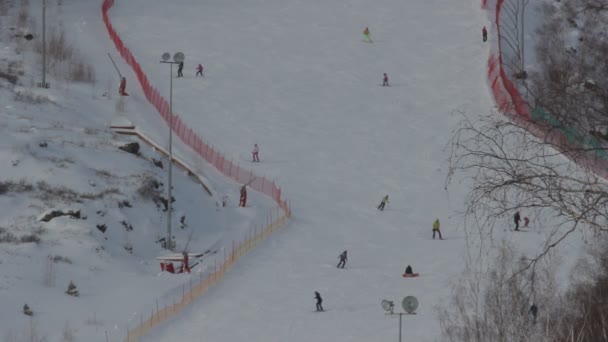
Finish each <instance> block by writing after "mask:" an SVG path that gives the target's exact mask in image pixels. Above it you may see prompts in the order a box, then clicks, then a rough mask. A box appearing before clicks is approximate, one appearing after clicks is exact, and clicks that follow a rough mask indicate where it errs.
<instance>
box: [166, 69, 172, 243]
mask: <svg viewBox="0 0 608 342" xmlns="http://www.w3.org/2000/svg"><path fill="white" fill-rule="evenodd" d="M169 65H170V67H169V72H170V73H169V190H168V192H169V199H168V202H169V204H168V206H167V207H168V209H167V210H168V213H167V243H168V245H167V249H168V250H173V244H172V241H171V240H172V239H171V207H172V205H171V199H172V197H171V187H172V183H173V182H172V177H171V169H172V165H173V63H169Z"/></svg>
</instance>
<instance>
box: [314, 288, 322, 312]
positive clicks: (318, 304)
mask: <svg viewBox="0 0 608 342" xmlns="http://www.w3.org/2000/svg"><path fill="white" fill-rule="evenodd" d="M315 299H316V300H317V312H322V311H323V306H322V305H321V303H323V299H321V294H319V292H317V291H315Z"/></svg>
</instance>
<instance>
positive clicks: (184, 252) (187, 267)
mask: <svg viewBox="0 0 608 342" xmlns="http://www.w3.org/2000/svg"><path fill="white" fill-rule="evenodd" d="M182 255H183V256H184V265H183V270H182V272H188V273H190V266H189V265H188V253H186V251H183V252H182Z"/></svg>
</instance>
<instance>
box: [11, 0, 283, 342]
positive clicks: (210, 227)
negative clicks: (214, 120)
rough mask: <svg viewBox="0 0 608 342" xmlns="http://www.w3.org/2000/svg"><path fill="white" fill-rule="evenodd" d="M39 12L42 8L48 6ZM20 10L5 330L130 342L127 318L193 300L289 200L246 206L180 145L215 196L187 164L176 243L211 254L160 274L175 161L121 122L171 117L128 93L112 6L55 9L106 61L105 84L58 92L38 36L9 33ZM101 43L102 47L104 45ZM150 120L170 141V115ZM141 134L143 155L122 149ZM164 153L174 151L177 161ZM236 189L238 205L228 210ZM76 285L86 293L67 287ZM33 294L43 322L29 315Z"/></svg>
mask: <svg viewBox="0 0 608 342" xmlns="http://www.w3.org/2000/svg"><path fill="white" fill-rule="evenodd" d="M28 9H29V11H30V14H33V13H38V11H39V10H40V8H38V7H37V6H36V5H31V7H28ZM17 10H18V8H13V9H12V10H11V11H12V12H10V13H9V15H8V16H6V17H2V21H0V23H2V25H3V26H2V29H3V37H2V39H1V40H0V48H1V51H2V55H1V63H2V67H3V69H2V70H3V71H4V70H8V68H7V69H5V68H6V67H7V66H8V65H12V66H13V67H12V68H13V71H14V72H15V73H21V76H20V78H19V83H18V86H17V87H12V86H11V85H10V84H9V83H8V82H6V81H5V80H4V79H2V80H0V82H1V85H0V103H2V106H1V107H0V302H1V303H2V305H1V306H0V340H1V341H5V342H16V341H43V340H46V341H63V340H64V338H65V335H66V334H67V335H68V336H69V334H72V336H73V337H74V339H75V340H76V341H102V340H104V341H105V338H106V333H107V334H108V338H109V339H110V340H111V341H120V340H122V339H123V337H124V336H125V335H126V327H127V322H130V321H132V320H139V318H140V314H141V313H142V312H144V311H143V310H145V313H146V314H147V313H149V311H148V309H149V308H150V307H151V306H152V305H153V304H156V302H157V301H158V302H159V305H165V304H168V303H170V302H173V301H174V300H175V298H179V296H181V293H182V286H184V285H188V284H189V283H190V279H191V278H192V279H195V280H196V279H198V278H199V277H200V275H201V273H203V272H205V271H206V270H209V268H211V269H212V268H213V266H214V263H215V261H214V259H215V258H216V257H217V258H223V254H224V253H223V252H224V251H223V248H224V247H227V248H230V247H231V245H232V242H233V240H235V239H241V238H242V237H243V236H244V235H245V234H246V233H248V231H249V230H250V228H251V227H252V225H254V224H258V225H260V224H261V223H263V222H266V220H267V215H268V213H269V212H270V211H271V210H274V208H275V207H276V205H275V204H274V202H273V201H271V200H270V199H268V198H266V197H265V196H263V195H261V194H255V193H253V192H251V193H250V194H249V196H250V201H249V202H250V203H251V204H250V206H249V207H248V208H238V207H237V200H238V189H239V185H238V184H236V183H234V182H232V181H230V180H228V179H226V178H224V177H222V176H221V175H219V173H217V172H215V171H214V170H213V169H212V168H211V167H209V166H206V165H204V164H201V162H200V161H199V160H195V159H192V158H190V157H191V156H190V154H189V153H188V151H187V150H186V149H184V148H183V146H181V145H180V144H179V143H176V146H175V152H176V154H177V155H179V156H180V157H182V158H183V159H185V160H186V161H187V162H188V163H190V165H192V166H193V167H194V168H195V169H196V171H197V172H201V173H202V174H203V176H204V177H205V178H206V180H207V182H208V183H209V186H210V187H211V190H212V192H213V196H210V195H208V194H207V192H205V191H204V190H203V188H202V187H201V185H200V184H198V183H197V182H196V181H195V180H194V179H193V178H192V177H190V176H188V175H187V173H186V172H184V170H182V169H180V168H178V167H174V172H173V188H174V190H173V197H174V198H175V202H174V203H173V206H174V211H173V220H172V222H173V234H174V235H175V238H176V242H177V246H176V249H177V250H178V251H181V250H183V249H184V248H186V246H187V248H188V250H189V251H192V252H197V251H201V252H203V251H207V250H210V251H211V254H209V255H208V256H207V257H206V258H205V260H204V262H203V263H202V264H200V265H198V266H197V267H195V268H194V269H193V272H192V275H191V276H188V275H177V276H175V275H169V274H167V273H160V268H159V263H158V261H157V260H156V257H158V256H162V255H164V254H166V253H167V252H166V251H165V250H163V249H162V248H161V246H160V244H159V243H156V241H157V240H158V239H159V238H161V237H164V236H165V235H166V233H165V232H166V217H167V215H166V211H165V210H164V205H163V204H162V202H160V201H154V198H155V197H158V196H161V197H162V196H164V197H165V198H166V196H167V194H166V191H167V190H166V189H167V186H166V184H167V165H168V160H167V158H164V157H163V156H162V155H161V154H159V153H157V152H155V151H154V150H152V149H151V148H150V147H149V146H147V145H146V144H144V143H142V142H141V141H138V140H137V138H135V137H127V136H119V135H117V134H115V133H113V132H112V131H111V130H110V129H109V124H110V122H112V121H113V120H116V119H117V118H121V119H122V120H129V118H130V117H131V116H132V115H135V114H137V115H141V117H144V115H143V114H141V113H148V117H150V118H153V119H156V118H157V116H156V113H154V112H153V110H152V109H151V108H146V106H145V105H143V106H141V107H140V109H141V110H142V112H141V113H132V112H131V107H130V102H129V101H130V99H126V98H120V97H118V96H116V90H117V84H118V77H117V76H116V74H115V72H114V70H113V67H112V65H111V63H110V61H109V60H108V59H107V55H106V54H105V53H103V52H104V51H112V50H110V49H109V48H110V47H111V45H109V44H105V45H104V44H99V42H106V41H107V38H106V36H105V31H103V29H104V28H103V25H102V24H101V11H100V4H96V2H95V1H90V2H88V4H83V6H82V7H78V6H77V5H76V3H74V4H68V3H67V2H66V1H64V2H63V4H62V5H61V6H59V7H58V6H56V4H55V3H54V2H53V6H49V12H48V13H49V15H51V16H52V17H53V18H55V19H56V20H54V21H52V24H51V25H50V27H49V30H50V28H51V27H52V28H54V29H58V27H60V26H63V27H64V29H65V30H66V33H67V35H66V38H67V40H68V42H70V44H72V45H73V46H78V50H79V52H80V53H81V54H82V55H83V56H84V57H85V59H86V60H87V61H88V62H89V63H90V64H92V65H94V66H95V67H96V71H97V81H96V83H94V84H84V83H68V82H66V81H63V80H61V79H56V78H54V77H52V76H50V75H49V76H48V79H47V80H48V81H49V82H50V84H51V88H50V89H48V90H46V89H39V88H35V87H34V88H32V85H33V84H35V82H36V81H39V80H40V68H39V67H38V65H37V64H36V63H38V62H39V56H38V55H37V54H35V53H34V52H33V51H32V49H31V45H29V46H28V45H27V44H22V45H21V46H17V44H16V39H14V38H9V35H8V34H6V32H9V30H8V28H9V27H11V24H12V19H11V18H14V14H15V13H16V12H15V11H17ZM7 18H8V19H7ZM33 27H35V25H33V24H32V23H30V24H28V25H26V27H25V31H30V30H31V31H33V32H36V31H35V30H34V29H33ZM16 32H17V31H16ZM91 39H93V40H96V42H97V44H99V45H100V46H99V47H96V48H93V47H92V46H94V44H93V43H94V42H91V41H89V40H91ZM16 49H17V50H19V49H20V50H21V52H20V53H19V54H16V52H15V51H16ZM104 49H105V50H104ZM123 69H124V67H123ZM125 70H126V69H125ZM150 121H153V120H150ZM139 128H140V129H141V130H142V131H143V132H145V133H148V132H150V134H151V136H153V138H154V139H155V140H156V141H158V142H159V143H160V144H161V145H162V146H166V139H165V136H166V135H167V134H166V133H167V131H166V129H165V130H164V131H163V130H162V128H163V125H162V124H161V123H160V121H159V122H157V123H156V125H154V124H149V125H148V126H147V127H145V125H142V126H141V127H139ZM156 131H161V132H162V136H161V135H160V134H156V135H154V132H156ZM134 141H138V142H139V143H140V146H141V150H140V155H138V156H136V155H134V154H130V153H127V152H124V151H121V150H119V149H118V147H120V146H123V145H125V144H127V143H129V142H134ZM153 159H157V160H161V161H162V163H163V168H162V169H161V168H159V167H157V166H155V165H154V164H153ZM202 168H205V171H203V170H202ZM224 195H227V196H228V205H227V206H226V207H225V208H222V207H221V206H220V203H221V200H222V198H223V197H224ZM54 210H62V211H64V212H66V211H70V210H71V211H73V212H76V211H78V212H79V216H80V218H72V217H69V216H62V217H56V218H53V219H52V220H50V221H49V222H44V221H41V219H42V218H43V217H44V216H45V215H46V214H48V213H50V212H52V211H54ZM182 219H183V223H182ZM35 240H39V242H37V243H36V242H31V241H35ZM213 252H217V253H216V254H213ZM49 257H50V258H51V259H52V261H49ZM70 281H73V282H74V283H75V284H76V286H77V288H78V291H79V293H80V296H79V297H78V298H75V297H71V296H68V295H66V294H65V293H64V292H65V291H66V290H67V287H68V283H69V282H70ZM26 303H27V304H28V305H29V306H30V308H32V309H33V311H34V316H33V317H32V318H30V317H29V316H26V315H24V314H22V308H23V305H24V304H26ZM32 333H34V335H33V336H32Z"/></svg>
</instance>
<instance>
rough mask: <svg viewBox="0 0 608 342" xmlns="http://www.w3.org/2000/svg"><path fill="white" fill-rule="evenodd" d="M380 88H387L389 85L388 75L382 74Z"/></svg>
mask: <svg viewBox="0 0 608 342" xmlns="http://www.w3.org/2000/svg"><path fill="white" fill-rule="evenodd" d="M382 86H383V87H389V84H388V75H387V74H386V73H384V78H383V79H382Z"/></svg>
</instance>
